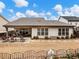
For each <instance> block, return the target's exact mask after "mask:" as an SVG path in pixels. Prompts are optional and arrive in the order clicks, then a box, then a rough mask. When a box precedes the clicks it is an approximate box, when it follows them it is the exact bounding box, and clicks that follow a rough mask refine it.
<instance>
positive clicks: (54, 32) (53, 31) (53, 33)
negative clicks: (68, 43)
mask: <svg viewBox="0 0 79 59" xmlns="http://www.w3.org/2000/svg"><path fill="white" fill-rule="evenodd" d="M52 36H54V37H57V36H58V28H49V29H48V37H52Z"/></svg>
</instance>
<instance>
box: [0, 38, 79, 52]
mask: <svg viewBox="0 0 79 59" xmlns="http://www.w3.org/2000/svg"><path fill="white" fill-rule="evenodd" d="M50 48H52V49H56V50H57V49H77V48H79V40H78V39H77V40H31V42H30V43H26V42H14V43H10V42H6V43H0V53H14V52H24V51H27V50H35V51H39V50H49V49H50Z"/></svg>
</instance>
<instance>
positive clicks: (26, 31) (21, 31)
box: [18, 28, 31, 37]
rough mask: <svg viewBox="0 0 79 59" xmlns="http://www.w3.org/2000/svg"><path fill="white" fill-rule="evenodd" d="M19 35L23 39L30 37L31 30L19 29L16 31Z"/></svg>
mask: <svg viewBox="0 0 79 59" xmlns="http://www.w3.org/2000/svg"><path fill="white" fill-rule="evenodd" d="M18 32H19V34H20V35H22V36H23V37H31V29H28V28H27V29H20V30H18Z"/></svg>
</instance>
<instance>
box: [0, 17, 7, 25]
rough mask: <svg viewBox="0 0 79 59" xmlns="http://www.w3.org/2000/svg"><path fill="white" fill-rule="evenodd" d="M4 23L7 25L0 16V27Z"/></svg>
mask: <svg viewBox="0 0 79 59" xmlns="http://www.w3.org/2000/svg"><path fill="white" fill-rule="evenodd" d="M6 23H8V21H7V20H5V19H4V18H3V17H1V16H0V25H4V24H6Z"/></svg>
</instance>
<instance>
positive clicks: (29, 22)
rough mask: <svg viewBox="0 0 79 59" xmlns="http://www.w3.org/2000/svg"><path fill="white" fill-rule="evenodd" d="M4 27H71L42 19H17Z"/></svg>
mask: <svg viewBox="0 0 79 59" xmlns="http://www.w3.org/2000/svg"><path fill="white" fill-rule="evenodd" d="M4 26H73V25H70V24H66V23H63V22H59V21H52V20H45V19H43V18H19V19H17V20H15V21H12V22H9V23H7V24H6V25H4Z"/></svg>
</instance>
